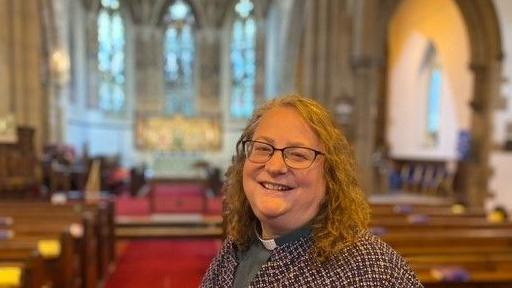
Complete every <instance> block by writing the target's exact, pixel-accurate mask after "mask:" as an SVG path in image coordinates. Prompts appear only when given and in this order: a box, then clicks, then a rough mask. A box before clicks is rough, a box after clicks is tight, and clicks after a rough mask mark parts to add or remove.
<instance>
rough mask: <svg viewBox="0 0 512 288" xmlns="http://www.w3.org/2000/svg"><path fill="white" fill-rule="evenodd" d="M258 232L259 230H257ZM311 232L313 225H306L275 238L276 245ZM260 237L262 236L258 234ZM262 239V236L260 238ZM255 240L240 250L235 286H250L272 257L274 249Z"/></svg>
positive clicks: (243, 287) (242, 287)
mask: <svg viewBox="0 0 512 288" xmlns="http://www.w3.org/2000/svg"><path fill="white" fill-rule="evenodd" d="M256 233H258V231H256ZM310 234H311V227H309V226H306V227H302V228H299V229H297V230H295V231H293V232H290V233H288V234H286V235H284V236H282V237H279V238H276V239H274V241H275V244H276V246H282V245H284V244H286V243H291V242H293V241H296V240H298V239H300V238H302V237H306V236H308V235H310ZM258 238H260V237H259V236H258ZM260 240H261V238H260ZM260 240H255V241H254V242H253V243H252V244H251V246H250V247H249V249H248V250H247V251H238V253H237V254H238V259H240V263H239V264H238V267H237V269H236V273H235V280H234V283H233V287H235V288H246V287H249V283H251V281H252V279H253V278H254V276H255V275H256V274H257V273H258V271H259V270H260V269H261V267H262V266H263V264H265V263H267V261H268V259H270V254H271V252H272V250H269V249H267V248H265V246H264V245H263V244H262V241H260Z"/></svg>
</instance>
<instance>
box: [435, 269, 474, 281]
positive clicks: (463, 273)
mask: <svg viewBox="0 0 512 288" xmlns="http://www.w3.org/2000/svg"><path fill="white" fill-rule="evenodd" d="M430 274H432V276H433V277H434V278H436V279H437V280H439V281H441V282H468V281H469V280H470V279H471V274H470V273H469V272H468V271H467V270H466V269H464V268H463V267H460V266H439V267H435V268H432V269H431V270H430Z"/></svg>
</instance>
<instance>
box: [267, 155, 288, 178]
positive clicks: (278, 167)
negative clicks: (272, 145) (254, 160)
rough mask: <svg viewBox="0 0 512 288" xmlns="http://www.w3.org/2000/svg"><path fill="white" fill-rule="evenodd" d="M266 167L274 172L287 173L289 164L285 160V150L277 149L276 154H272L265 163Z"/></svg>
mask: <svg viewBox="0 0 512 288" xmlns="http://www.w3.org/2000/svg"><path fill="white" fill-rule="evenodd" d="M265 168H266V169H267V170H268V171H269V172H273V173H286V171H288V166H287V165H286V163H285V162H284V155H283V152H282V151H275V152H274V154H272V157H270V159H268V161H267V163H266V164H265Z"/></svg>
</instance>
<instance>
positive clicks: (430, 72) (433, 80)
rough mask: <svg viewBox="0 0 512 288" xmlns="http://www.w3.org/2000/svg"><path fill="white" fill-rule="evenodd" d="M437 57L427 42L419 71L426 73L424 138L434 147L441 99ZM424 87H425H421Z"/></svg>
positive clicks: (437, 133) (440, 72) (441, 76)
mask: <svg viewBox="0 0 512 288" xmlns="http://www.w3.org/2000/svg"><path fill="white" fill-rule="evenodd" d="M438 58H439V56H438V53H437V49H436V47H435V45H434V43H433V42H431V41H429V43H428V46H427V49H426V50H425V55H424V58H423V63H422V65H421V70H422V72H423V73H426V81H427V83H426V88H427V91H426V100H427V103H426V104H427V111H426V112H427V113H426V132H427V133H426V136H427V144H428V145H429V146H436V145H437V143H438V140H439V131H440V128H441V97H442V84H443V71H442V68H441V65H440V64H439V59H438ZM423 87H425V86H423Z"/></svg>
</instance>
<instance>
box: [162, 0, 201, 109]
mask: <svg viewBox="0 0 512 288" xmlns="http://www.w3.org/2000/svg"><path fill="white" fill-rule="evenodd" d="M164 21H165V23H166V27H167V28H166V30H165V34H164V41H163V44H164V80H165V94H166V95H165V97H166V99H165V100H166V103H165V112H166V113H168V114H175V113H180V114H183V115H186V116H193V115H195V113H196V107H195V89H194V60H195V56H196V47H195V45H196V41H195V18H194V14H193V13H192V9H191V7H190V5H189V4H188V3H186V2H184V1H182V0H178V1H176V2H174V3H173V4H172V5H171V6H169V9H168V11H167V14H166V15H165V18H164Z"/></svg>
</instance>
